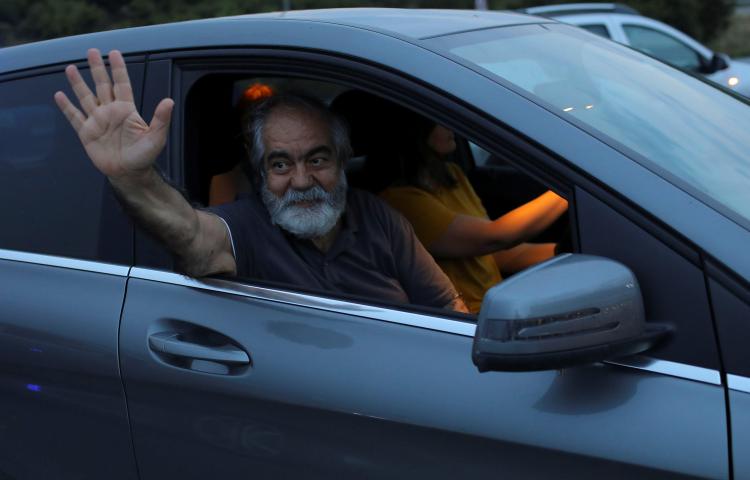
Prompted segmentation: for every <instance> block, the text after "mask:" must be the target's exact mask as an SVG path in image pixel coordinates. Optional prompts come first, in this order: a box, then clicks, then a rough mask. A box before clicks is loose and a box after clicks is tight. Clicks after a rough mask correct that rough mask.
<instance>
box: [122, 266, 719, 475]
mask: <svg viewBox="0 0 750 480" xmlns="http://www.w3.org/2000/svg"><path fill="white" fill-rule="evenodd" d="M134 275H135V276H145V277H150V278H159V276H157V275H156V273H155V272H154V273H150V272H147V271H143V270H142V269H139V270H137V271H135V272H134ZM160 276H161V279H162V282H155V281H153V280H138V279H131V280H130V283H129V285H128V295H127V300H126V306H125V310H124V317H123V324H122V334H121V350H122V353H121V354H122V368H123V375H124V378H125V387H126V391H127V394H128V399H129V404H130V412H131V421H132V422H133V433H134V442H135V446H136V451H137V456H138V459H139V461H140V462H142V464H141V465H142V468H141V478H143V479H149V478H164V476H176V475H179V476H181V478H204V477H205V475H207V474H209V472H210V471H209V470H205V469H206V468H211V469H212V470H213V471H214V474H216V472H217V471H218V472H220V473H219V474H220V476H227V475H231V474H234V473H239V472H241V471H242V469H243V468H244V469H248V470H251V471H254V472H257V473H259V474H260V475H274V474H275V475H284V474H289V473H291V472H292V471H299V470H304V471H306V472H308V473H309V475H310V476H311V478H318V477H324V476H328V477H330V475H332V474H333V475H335V474H338V475H344V476H360V475H365V476H367V477H368V478H394V477H403V476H406V475H416V476H422V475H425V474H430V475H434V476H436V477H437V478H449V477H454V476H455V474H456V470H455V468H457V467H456V465H454V464H453V462H454V460H455V458H453V456H454V455H461V456H462V457H463V458H462V463H461V464H460V465H461V467H460V468H461V471H462V472H463V473H468V472H471V473H485V474H486V473H491V472H492V471H493V470H497V469H503V470H504V471H511V472H517V473H519V474H521V472H525V473H526V474H528V473H529V472H531V473H532V474H534V473H536V474H539V475H543V476H544V475H550V474H553V473H554V471H555V469H559V468H560V467H561V466H565V468H566V471H567V472H569V473H571V474H573V472H574V475H575V476H577V477H583V478H596V477H597V475H601V474H602V473H604V472H610V473H612V472H617V473H618V474H620V475H622V474H627V473H630V474H632V475H636V476H638V477H639V478H649V477H654V478H662V477H663V476H665V477H666V476H669V475H670V474H673V475H675V476H680V475H686V476H704V477H723V476H726V474H727V470H726V468H727V463H726V456H725V452H726V430H725V423H724V420H725V416H724V393H723V389H722V388H721V387H720V386H719V385H712V384H705V383H702V382H695V381H691V380H685V379H681V378H676V377H672V376H668V375H660V374H654V373H651V372H646V371H638V370H634V369H630V368H627V367H625V368H623V367H618V366H615V365H594V366H590V367H580V368H571V369H567V370H565V371H563V372H556V371H546V372H529V373H497V372H496V373H488V374H479V373H478V372H477V371H476V368H475V367H474V366H473V365H472V364H471V359H470V356H467V352H468V351H470V349H471V342H472V337H471V336H469V335H460V334H456V333H453V332H443V331H441V330H440V329H439V327H435V328H429V329H425V328H422V327H415V326H412V325H405V324H400V323H398V322H397V321H385V322H384V321H380V320H374V319H372V318H367V317H366V315H367V314H366V313H360V314H358V315H351V314H342V313H338V314H334V313H333V312H332V311H330V310H329V311H327V310H326V309H320V308H310V307H300V306H295V305H293V304H292V303H291V299H292V298H293V297H294V295H291V296H290V297H289V298H288V299H285V297H284V296H283V294H280V293H279V292H278V291H272V292H270V293H269V294H268V296H267V298H265V299H261V298H258V297H260V296H262V295H263V289H256V290H255V291H254V293H253V296H247V295H245V294H242V292H241V290H238V291H236V292H235V293H234V294H232V293H229V292H230V291H229V290H228V289H227V286H226V285H227V284H226V283H220V287H219V288H213V285H212V281H210V280H209V281H206V282H196V281H189V280H182V279H180V278H179V276H177V275H173V274H172V275H170V274H161V275H160ZM172 282H174V283H179V284H185V285H192V286H193V288H190V289H185V288H182V287H181V286H179V285H175V284H174V283H172ZM238 294H239V295H238ZM272 298H275V300H271V299H272ZM280 301H281V302H282V303H279V302H280ZM217 312H221V314H220V316H217ZM175 321H176V322H184V324H182V325H186V324H190V325H196V326H200V327H203V328H210V329H212V330H215V331H217V332H218V333H220V334H222V335H224V336H226V337H227V338H231V339H232V340H234V341H235V342H236V345H237V346H239V347H240V348H241V349H243V350H244V351H246V352H247V353H248V354H249V356H250V358H251V362H252V366H251V367H250V368H249V369H247V370H245V371H241V372H237V373H236V374H235V373H231V372H229V373H228V374H225V375H219V374H206V373H202V372H198V371H193V370H190V368H187V367H180V366H178V365H176V364H174V363H172V360H173V359H169V358H167V359H166V360H165V359H164V358H163V357H160V356H159V354H158V353H154V351H150V350H149V348H148V341H147V337H148V336H149V335H152V334H153V333H155V332H159V331H163V330H164V329H169V328H170V325H171V326H176V327H175V328H178V329H179V328H181V327H180V326H177V325H178V324H177V323H170V322H175ZM437 379H440V380H439V381H436V380H437ZM666 392H669V394H666ZM682 402H685V403H684V405H683V404H682ZM215 405H221V408H220V409H217V408H216V407H215ZM688 405H690V407H688ZM694 409H699V410H700V411H701V412H702V414H701V416H700V417H699V418H696V417H695V416H694V415H693V413H692V412H693V411H694ZM510 412H512V413H510ZM582 418H586V419H587V420H586V421H581V420H582ZM625 419H627V421H625ZM423 428H429V429H431V432H432V433H430V434H429V435H427V434H426V432H425V431H424V430H423ZM357 431H364V432H367V433H368V434H367V435H365V438H362V439H358V438H357V437H358V435H357V434H356V433H355V432H357ZM373 431H377V434H376V438H377V442H376V443H377V447H375V446H374V445H373V443H371V442H372V441H373V436H374V435H375V434H372V432H373ZM698 432H701V433H700V434H698ZM416 439H419V441H420V442H422V443H421V445H420V446H419V449H418V450H419V451H420V452H423V453H422V454H416V453H414V445H413V443H412V442H413V441H415V440H416ZM466 441H468V443H469V444H474V445H475V446H476V447H477V449H478V450H477V452H474V453H471V452H470V451H467V450H464V448H462V447H461V445H462V444H464V445H465V444H466ZM303 446H304V447H303ZM493 448H494V449H493ZM540 449H541V451H544V452H545V454H544V455H545V458H547V453H546V452H555V453H553V454H552V455H550V458H551V463H549V464H545V462H534V464H532V463H531V462H530V461H529V460H530V459H531V458H533V457H534V454H535V453H537V452H539V451H540ZM173 450H178V451H180V452H182V455H181V458H182V461H181V462H174V461H173V462H169V461H168V460H169V458H171V455H172V454H171V453H170V452H171V451H173ZM490 451H491V452H493V453H492V455H489V456H484V455H485V454H486V452H490ZM426 452H429V454H428V455H429V458H432V459H445V461H444V462H443V461H440V462H435V461H434V460H432V461H428V460H427V457H424V456H423V455H425V453H426ZM477 453H481V455H477ZM580 456H584V457H587V458H586V459H584V458H583V457H580ZM588 457H592V458H588ZM228 458H232V459H233V461H231V462H230V461H228V460H227V459H228ZM384 458H393V459H394V464H393V465H392V467H389V466H388V462H385V461H384ZM190 459H195V462H191V461H190ZM321 459H324V461H322V460H321ZM610 462H612V463H610ZM440 465H445V467H444V468H442V469H441V468H440V467H439V466H440ZM285 468H288V469H289V471H286V470H284V469H285ZM217 469H218V470H217ZM558 471H559V470H558Z"/></svg>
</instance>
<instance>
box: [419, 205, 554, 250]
mask: <svg viewBox="0 0 750 480" xmlns="http://www.w3.org/2000/svg"><path fill="white" fill-rule="evenodd" d="M567 208H568V202H567V200H565V199H564V198H562V197H561V196H559V195H558V194H556V193H554V192H552V191H548V192H546V193H544V194H542V195H540V196H539V197H537V198H535V199H534V200H532V201H530V202H528V203H526V204H524V205H522V206H520V207H518V208H516V209H515V210H512V211H510V212H508V213H506V214H505V215H503V216H502V217H500V218H498V219H497V220H494V221H493V220H487V219H482V218H477V217H472V216H469V215H457V216H456V218H455V219H454V220H453V221H452V222H451V224H450V225H448V228H447V229H446V230H445V231H444V232H443V233H442V234H441V235H440V236H439V237H438V238H437V239H436V240H435V241H433V242H432V243H431V244H430V245H428V246H427V249H428V250H429V252H430V253H431V254H433V255H434V256H436V257H442V258H462V257H477V256H480V255H487V254H490V253H494V252H497V251H499V250H507V249H509V248H512V247H514V246H516V245H518V244H520V243H522V242H524V241H526V240H528V239H531V238H533V237H534V236H536V235H537V234H539V233H540V232H542V231H543V230H545V229H546V228H547V227H549V226H550V225H551V224H552V223H553V222H554V221H555V220H557V219H558V218H559V217H560V215H562V214H563V213H565V211H566V210H567Z"/></svg>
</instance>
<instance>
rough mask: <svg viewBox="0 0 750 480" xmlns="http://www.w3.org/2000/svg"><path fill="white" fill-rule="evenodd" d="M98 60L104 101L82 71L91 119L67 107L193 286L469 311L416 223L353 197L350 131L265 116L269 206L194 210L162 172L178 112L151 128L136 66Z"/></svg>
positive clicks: (74, 82)
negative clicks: (287, 288)
mask: <svg viewBox="0 0 750 480" xmlns="http://www.w3.org/2000/svg"><path fill="white" fill-rule="evenodd" d="M109 59H110V64H111V71H112V79H111V80H110V77H109V75H108V73H107V70H106V68H105V66H104V63H103V61H102V58H101V55H100V53H99V51H98V50H96V49H91V50H89V52H88V61H89V66H90V68H91V75H92V77H93V79H94V82H95V84H96V94H94V93H93V92H92V91H91V90H90V89H89V87H88V86H87V85H86V83H85V82H84V81H83V79H82V78H81V75H80V73H79V72H78V70H77V69H76V67H75V66H73V65H69V66H68V67H67V68H66V70H65V72H66V75H67V77H68V80H69V82H70V84H71V87H72V88H73V91H74V93H75V95H76V97H78V100H79V101H80V105H81V108H82V109H83V112H81V111H80V110H78V109H77V108H76V107H75V106H74V105H73V104H72V103H71V102H70V100H69V99H68V98H67V96H66V95H65V94H64V93H62V92H57V93H55V101H56V102H57V104H58V106H59V107H60V109H61V110H62V111H63V113H64V114H65V116H66V117H67V118H68V120H69V121H70V123H71V125H72V126H73V128H74V129H75V130H76V132H77V133H78V136H79V138H80V139H81V142H82V143H83V146H84V148H85V149H86V153H87V154H88V156H89V157H90V158H91V161H92V162H93V163H94V165H95V166H96V167H97V168H98V169H99V170H100V171H101V172H102V173H103V174H104V175H106V176H107V177H108V178H109V181H110V183H111V184H112V186H113V188H114V190H115V192H116V193H117V195H118V197H119V198H120V200H121V202H122V203H123V204H124V206H125V208H126V209H127V210H128V211H129V212H130V214H131V215H132V216H133V217H134V218H135V219H136V221H137V222H138V223H139V224H141V225H143V226H144V227H145V228H146V229H148V230H149V231H151V232H152V233H154V234H155V235H156V236H157V237H158V238H159V239H160V240H161V241H162V242H163V243H164V244H165V245H166V246H167V248H168V249H169V250H170V251H171V252H172V253H173V254H174V255H175V257H176V258H177V260H178V264H179V265H180V267H181V268H182V269H183V270H184V271H185V272H186V273H188V274H189V275H192V276H205V275H212V274H218V273H226V274H231V275H237V274H239V275H241V276H252V277H256V278H258V277H259V278H262V279H265V280H273V281H279V282H284V283H291V284H294V285H299V286H303V287H307V288H316V289H322V290H329V291H337V292H344V293H351V294H356V295H363V296H367V297H372V298H376V299H380V300H389V301H402V302H411V303H416V304H420V305H426V306H435V307H446V308H454V309H457V310H460V311H466V309H465V306H464V305H463V302H462V301H461V300H460V298H458V295H457V294H456V291H455V289H454V288H453V286H452V284H451V283H450V281H449V280H448V278H447V277H446V276H445V274H443V272H442V271H441V270H440V269H439V267H438V266H437V265H436V264H435V262H434V260H433V259H432V257H430V255H429V254H428V253H427V252H426V250H425V249H424V247H422V245H421V244H420V243H419V241H418V240H416V237H415V236H414V233H413V231H412V230H411V227H410V226H409V224H408V222H406V220H404V219H403V218H402V217H400V216H398V215H396V214H394V212H393V211H391V210H390V209H388V207H386V206H385V205H384V204H382V203H381V202H380V201H379V200H377V199H375V198H374V197H372V196H369V195H367V194H365V193H363V192H359V191H356V190H349V189H348V188H347V185H346V177H345V175H344V170H343V166H344V162H345V161H346V159H347V157H348V155H349V151H350V148H349V147H348V138H347V135H346V129H345V128H343V126H342V125H341V124H340V122H339V121H338V120H337V119H336V117H334V116H333V115H332V114H331V113H330V112H328V111H327V110H326V109H325V107H322V106H319V105H317V104H316V103H315V102H313V101H310V100H306V99H303V98H300V97H276V98H273V97H272V98H271V99H270V100H267V101H266V102H264V103H263V104H262V105H261V106H259V107H258V110H257V111H256V113H255V116H254V117H253V119H252V121H251V123H250V125H249V131H248V134H249V136H250V138H251V140H252V144H253V145H252V147H253V148H252V149H251V150H252V159H251V161H252V163H253V167H254V169H255V171H256V172H258V173H259V179H258V182H257V183H258V186H259V190H260V197H258V196H257V195H256V196H253V195H250V196H246V197H244V198H243V199H241V200H238V201H237V202H234V203H231V204H227V205H224V206H220V207H216V208H215V209H213V210H211V211H203V210H196V209H194V208H192V207H191V206H190V205H189V204H188V202H187V201H186V200H185V199H184V198H183V197H182V195H181V194H180V193H179V192H178V191H176V190H175V189H174V188H172V187H171V186H169V185H168V184H167V183H166V182H165V181H164V180H163V179H162V178H161V176H160V175H159V174H158V173H157V172H156V170H155V169H154V166H153V164H154V162H155V160H156V157H157V156H158V154H159V152H160V151H161V149H162V148H163V147H164V145H165V143H166V138H167V131H168V125H169V121H170V118H171V113H172V109H173V107H174V102H173V101H172V100H170V99H164V100H162V101H161V102H160V103H159V105H157V107H156V111H155V112H154V117H153V119H152V121H151V124H150V125H149V124H146V122H145V121H144V120H143V119H142V118H141V117H140V115H139V114H138V112H137V111H136V108H135V104H134V102H133V93H132V88H131V86H130V80H129V78H128V74H127V70H126V68H125V62H124V60H123V58H122V55H121V54H120V53H119V52H118V51H116V50H113V51H112V52H110V54H109Z"/></svg>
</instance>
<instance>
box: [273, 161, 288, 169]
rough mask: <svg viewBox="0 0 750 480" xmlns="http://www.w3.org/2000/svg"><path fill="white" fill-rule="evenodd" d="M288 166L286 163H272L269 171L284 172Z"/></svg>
mask: <svg viewBox="0 0 750 480" xmlns="http://www.w3.org/2000/svg"><path fill="white" fill-rule="evenodd" d="M287 168H289V165H288V164H287V163H286V162H273V163H271V169H273V170H286V169H287Z"/></svg>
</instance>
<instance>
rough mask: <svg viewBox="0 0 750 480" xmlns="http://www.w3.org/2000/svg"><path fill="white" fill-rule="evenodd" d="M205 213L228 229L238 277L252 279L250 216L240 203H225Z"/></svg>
mask: <svg viewBox="0 0 750 480" xmlns="http://www.w3.org/2000/svg"><path fill="white" fill-rule="evenodd" d="M205 211H206V212H208V213H212V214H214V215H216V216H218V217H219V218H220V219H221V220H222V221H223V222H224V224H225V225H226V226H227V228H228V229H229V238H230V241H231V243H232V253H233V254H234V261H235V264H236V265H237V276H238V277H252V276H254V272H253V268H252V267H253V242H252V239H253V236H252V235H251V232H250V231H249V228H248V225H251V224H252V222H248V216H249V215H250V213H249V211H248V209H247V208H245V205H243V202H242V201H236V202H232V203H225V204H222V205H216V206H213V207H210V208H206V209H205Z"/></svg>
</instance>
